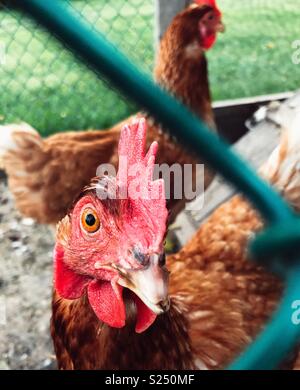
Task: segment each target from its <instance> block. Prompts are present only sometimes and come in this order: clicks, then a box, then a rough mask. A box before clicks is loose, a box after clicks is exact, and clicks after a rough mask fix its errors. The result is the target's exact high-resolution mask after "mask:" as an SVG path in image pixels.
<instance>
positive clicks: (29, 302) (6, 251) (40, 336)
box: [0, 180, 55, 370]
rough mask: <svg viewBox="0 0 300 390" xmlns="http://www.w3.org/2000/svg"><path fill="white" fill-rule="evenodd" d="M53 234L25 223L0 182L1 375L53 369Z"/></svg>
mask: <svg viewBox="0 0 300 390" xmlns="http://www.w3.org/2000/svg"><path fill="white" fill-rule="evenodd" d="M53 247H54V229H53V228H50V227H47V226H41V225H38V224H36V223H35V222H34V221H33V220H31V219H30V218H23V217H22V216H21V215H20V214H19V213H18V212H17V211H16V210H15V207H14V202H13V199H12V197H11V195H10V192H9V191H8V189H7V185H6V182H5V180H0V256H1V259H0V370H9V369H53V368H55V357H54V354H53V348H52V343H51V339H50V331H49V322H50V315H51V310H50V303H51V292H52V251H53Z"/></svg>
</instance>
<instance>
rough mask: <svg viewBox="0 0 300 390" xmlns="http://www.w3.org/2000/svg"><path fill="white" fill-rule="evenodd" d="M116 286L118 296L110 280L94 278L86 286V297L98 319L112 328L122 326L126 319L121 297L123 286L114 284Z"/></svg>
mask: <svg viewBox="0 0 300 390" xmlns="http://www.w3.org/2000/svg"><path fill="white" fill-rule="evenodd" d="M116 288H118V289H119V294H118V295H119V296H117V295H116V293H115V291H114V289H113V288H112V285H111V282H107V281H104V280H94V281H92V282H91V283H90V284H89V286H88V298H89V302H90V305H91V306H92V308H93V310H94V312H95V314H96V316H97V317H98V318H99V320H101V321H102V322H105V323H106V324H107V325H109V326H112V327H114V328H123V326H125V319H126V312H125V305H124V302H123V299H122V291H123V287H121V286H119V285H116Z"/></svg>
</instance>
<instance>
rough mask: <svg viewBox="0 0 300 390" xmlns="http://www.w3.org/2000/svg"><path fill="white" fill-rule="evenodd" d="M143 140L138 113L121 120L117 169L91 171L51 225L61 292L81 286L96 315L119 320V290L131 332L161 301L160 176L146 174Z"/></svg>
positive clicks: (118, 323)
mask: <svg viewBox="0 0 300 390" xmlns="http://www.w3.org/2000/svg"><path fill="white" fill-rule="evenodd" d="M145 141H146V122H145V120H144V119H139V120H138V121H135V122H134V123H132V124H131V125H130V126H125V127H124V128H123V130H122V132H121V138H120V142H119V169H118V174H117V176H116V177H113V176H102V177H98V178H96V179H94V180H93V181H92V184H91V185H90V186H89V187H88V188H86V189H85V190H84V191H83V193H82V194H81V195H80V197H79V199H78V200H77V201H76V202H75V205H74V207H73V209H72V211H71V212H70V213H69V215H68V216H66V217H65V218H64V219H63V220H62V221H61V222H60V223H59V225H58V228H57V244H56V248H55V255H54V257H55V258H54V262H55V267H54V283H55V288H56V291H57V292H58V294H59V295H60V296H61V297H63V298H65V299H72V300H73V299H77V298H79V297H81V296H82V295H84V294H85V293H87V297H88V301H89V304H90V305H91V307H92V309H93V310H94V312H95V314H96V316H97V317H98V318H99V319H100V320H101V321H103V322H104V323H106V324H108V325H110V326H111V327H116V328H121V327H123V326H125V323H126V305H125V303H124V295H125V291H124V290H126V303H129V304H130V305H128V307H129V306H130V307H131V308H132V305H131V303H133V304H134V307H135V313H136V316H135V318H136V326H135V329H136V331H137V332H138V333H140V332H143V331H144V330H146V329H147V328H148V327H149V326H150V325H151V324H152V323H153V322H154V320H155V318H156V316H157V314H160V313H163V312H164V311H166V310H167V309H168V306H169V300H168V271H167V269H166V266H165V255H164V245H163V244H164V237H165V234H166V230H167V217H168V211H167V208H166V200H165V194H164V182H163V181H162V180H153V169H154V163H155V155H156V152H157V147H158V145H157V143H153V144H152V145H151V146H150V148H149V151H148V153H147V154H145ZM128 301H129V302H128Z"/></svg>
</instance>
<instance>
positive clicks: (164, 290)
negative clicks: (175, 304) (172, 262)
mask: <svg viewBox="0 0 300 390" xmlns="http://www.w3.org/2000/svg"><path fill="white" fill-rule="evenodd" d="M160 257H161V256H160V255H159V254H153V255H151V256H150V257H149V263H148V264H147V265H146V266H145V267H144V268H143V269H139V270H124V269H122V270H121V269H119V268H118V271H119V274H120V278H119V280H118V284H120V285H121V286H123V287H126V288H128V289H129V290H131V291H133V292H134V293H135V294H136V295H137V296H138V297H139V298H140V299H141V300H142V301H143V302H144V304H145V305H146V306H148V307H149V309H150V310H152V311H153V312H154V313H155V314H162V313H164V312H166V311H167V310H169V307H170V301H169V297H168V284H169V271H168V270H167V268H166V267H165V266H161V265H160V264H159V259H160Z"/></svg>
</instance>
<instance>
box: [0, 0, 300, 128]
mask: <svg viewBox="0 0 300 390" xmlns="http://www.w3.org/2000/svg"><path fill="white" fill-rule="evenodd" d="M72 4H73V6H74V8H76V10H78V11H80V12H81V13H82V14H83V15H84V16H85V17H86V18H87V19H88V20H89V21H90V22H91V23H92V24H93V26H94V28H95V29H99V30H101V31H102V32H104V33H105V35H106V36H107V37H108V38H109V39H110V40H111V41H112V42H113V43H114V44H115V45H116V46H117V47H119V48H120V49H121V50H123V51H124V52H125V53H126V54H127V55H128V56H129V57H130V58H131V59H132V61H134V62H135V63H136V64H137V65H138V66H140V67H141V68H142V69H143V70H144V71H146V72H149V73H150V72H151V69H152V67H153V59H154V51H153V28H154V26H153V23H154V22H153V0H128V1H126V0H114V1H112V0H110V1H106V0H89V1H86V0H76V1H72ZM219 4H220V8H221V9H222V10H223V12H224V21H225V23H226V26H227V32H226V34H224V35H222V36H220V37H219V40H218V43H217V45H216V46H215V47H214V49H213V50H211V51H210V52H209V53H208V57H209V66H210V79H211V85H212V90H213V96H214V99H215V100H221V99H230V98H238V97H245V96H254V95H260V94H268V93H276V92H282V91H286V90H292V89H297V88H299V87H300V81H299V70H300V65H299V66H298V67H297V66H296V65H293V64H292V61H291V56H292V52H293V50H292V48H291V44H292V42H293V41H294V40H296V39H300V27H299V18H300V0H286V1H285V2H282V0H261V1H259V0H245V1H236V0H219ZM0 43H1V44H2V45H4V46H5V47H6V61H5V63H4V64H2V65H1V67H0V75H1V77H0V86H1V92H2V93H1V98H0V121H1V122H2V123H5V122H10V121H20V120H21V121H26V122H28V123H30V124H32V125H33V126H34V127H36V128H37V129H39V130H40V131H41V133H42V134H43V135H48V134H51V133H54V132H57V131H62V130H67V129H83V128H93V127H96V128H105V127H108V126H110V125H112V124H114V123H115V122H116V121H117V120H119V119H121V118H124V117H126V116H127V115H128V114H129V113H131V112H133V111H134V110H135V109H136V107H134V106H133V105H132V104H130V103H129V102H128V101H127V100H126V99H124V98H122V97H121V96H120V95H119V94H118V93H117V92H115V91H113V90H112V89H111V88H109V87H108V86H107V85H106V84H105V83H104V82H102V81H99V80H98V79H97V78H96V76H95V75H94V74H93V73H92V72H91V71H89V70H86V68H85V67H84V66H83V65H82V64H81V63H80V62H78V61H76V60H74V58H73V56H72V55H71V54H69V53H68V52H67V51H66V50H64V49H63V48H62V47H61V46H60V44H59V43H57V42H56V40H55V39H53V38H51V37H50V36H49V35H48V34H47V33H46V32H44V31H43V30H42V29H41V28H38V27H37V26H36V25H35V24H34V23H32V22H30V21H29V20H27V19H26V18H24V17H22V16H20V15H18V14H15V13H12V12H9V11H5V10H2V11H1V12H0Z"/></svg>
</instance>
